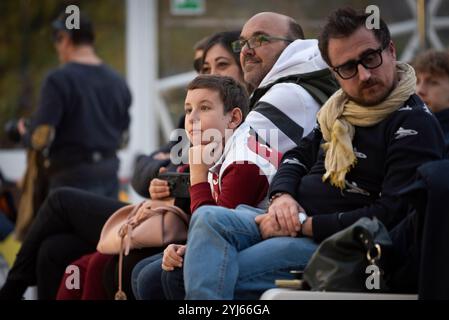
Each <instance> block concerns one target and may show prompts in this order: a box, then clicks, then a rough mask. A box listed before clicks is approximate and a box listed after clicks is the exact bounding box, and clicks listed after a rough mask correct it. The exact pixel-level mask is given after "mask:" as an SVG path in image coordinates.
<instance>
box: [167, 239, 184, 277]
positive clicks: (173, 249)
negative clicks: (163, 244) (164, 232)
mask: <svg viewBox="0 0 449 320" xmlns="http://www.w3.org/2000/svg"><path fill="white" fill-rule="evenodd" d="M185 252H186V246H185V245H179V244H170V245H169V246H168V247H167V248H166V249H165V250H164V256H163V258H162V269H163V270H165V271H173V270H174V269H175V267H178V268H181V267H182V262H183V260H184V259H183V258H182V257H183V256H184V254H185Z"/></svg>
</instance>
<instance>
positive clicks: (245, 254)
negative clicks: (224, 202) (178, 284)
mask: <svg viewBox="0 0 449 320" xmlns="http://www.w3.org/2000/svg"><path fill="white" fill-rule="evenodd" d="M261 213H264V211H263V210H260V209H256V208H252V207H249V206H246V205H240V206H238V207H237V208H236V209H233V210H232V209H226V208H223V207H216V206H204V207H201V208H199V209H198V210H197V211H196V212H195V214H194V215H193V216H192V220H191V222H190V228H189V235H188V241H187V242H188V245H187V250H186V256H185V260H184V284H185V290H186V299H189V300H190V299H195V300H196V299H227V300H229V299H258V298H259V297H260V295H261V294H262V293H263V292H264V291H265V290H268V289H270V288H274V287H275V284H274V281H275V280H276V279H293V278H294V277H293V275H291V274H290V273H289V271H290V270H293V269H295V270H303V269H304V268H305V266H306V264H307V262H308V261H309V259H310V257H311V256H312V254H313V252H314V251H315V250H316V248H317V247H318V245H317V244H316V243H315V242H313V240H311V239H309V238H292V237H275V238H270V239H267V240H263V239H262V238H261V235H260V232H259V228H258V225H257V224H256V223H255V221H254V218H255V217H256V216H257V215H258V214H261Z"/></svg>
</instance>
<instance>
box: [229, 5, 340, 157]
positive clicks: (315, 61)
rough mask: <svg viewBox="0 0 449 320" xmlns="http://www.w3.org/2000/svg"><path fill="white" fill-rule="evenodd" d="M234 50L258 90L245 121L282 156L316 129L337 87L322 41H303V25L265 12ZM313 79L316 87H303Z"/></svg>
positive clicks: (248, 26)
mask: <svg viewBox="0 0 449 320" xmlns="http://www.w3.org/2000/svg"><path fill="white" fill-rule="evenodd" d="M232 47H233V50H234V51H235V52H240V63H241V65H242V69H243V74H244V78H245V82H247V83H249V84H250V86H251V87H252V88H256V90H255V91H254V92H253V94H252V96H251V103H250V107H251V109H252V112H250V113H249V115H248V116H247V118H246V122H247V123H249V124H250V125H251V127H252V128H253V129H255V131H256V133H257V134H258V135H259V137H261V138H262V139H264V140H266V141H267V142H268V144H269V145H270V146H271V147H272V148H274V149H277V150H278V151H280V152H281V153H284V152H286V151H288V150H289V149H291V148H293V147H295V146H296V145H298V143H299V140H300V139H301V138H302V137H303V136H305V135H307V134H309V132H310V131H311V130H312V129H313V126H314V124H315V119H316V113H317V112H318V110H319V108H320V107H321V105H322V103H324V101H325V100H327V98H328V97H329V96H330V95H332V93H334V92H335V91H336V90H337V88H338V86H337V84H336V82H335V80H334V79H333V77H332V76H331V74H330V72H329V71H328V68H327V64H326V63H325V62H324V61H323V59H322V58H321V55H320V52H319V50H318V41H317V40H314V39H311V40H304V33H303V31H302V28H301V26H300V25H299V24H298V23H297V22H296V21H295V20H294V19H292V18H291V17H288V16H285V15H281V14H278V13H274V12H262V13H258V14H256V15H255V16H253V17H252V18H250V19H249V20H248V21H247V22H246V23H245V25H244V26H243V28H242V32H241V34H240V39H239V40H238V41H235V42H234V43H233V44H232ZM293 75H296V76H300V77H301V82H299V81H298V79H299V78H298V77H296V78H292V76H293ZM309 78H310V79H313V83H305V84H304V82H307V80H308V79H309ZM295 82H299V83H295ZM298 84H299V85H298ZM311 87H312V88H311ZM317 96H320V97H321V98H322V97H324V98H322V99H321V100H320V99H318V98H317Z"/></svg>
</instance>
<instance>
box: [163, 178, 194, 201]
mask: <svg viewBox="0 0 449 320" xmlns="http://www.w3.org/2000/svg"><path fill="white" fill-rule="evenodd" d="M158 178H159V179H162V180H166V181H168V187H169V188H170V196H171V197H174V198H190V193H189V187H190V174H189V173H180V172H163V173H160V174H159V176H158Z"/></svg>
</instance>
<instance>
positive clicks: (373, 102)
mask: <svg viewBox="0 0 449 320" xmlns="http://www.w3.org/2000/svg"><path fill="white" fill-rule="evenodd" d="M374 85H379V86H380V88H382V89H383V88H385V86H384V84H383V83H382V82H379V81H371V82H368V83H365V84H363V85H362V87H361V88H359V92H362V91H363V90H364V89H366V88H369V87H371V86H374ZM394 88H395V86H394V83H392V85H391V86H390V88H389V89H388V90H386V91H385V92H384V93H383V94H382V95H381V96H380V97H379V98H377V99H376V100H367V99H363V98H362V94H360V95H359V96H358V97H353V96H350V95H349V94H348V97H349V99H350V100H352V101H354V102H356V103H357V104H358V105H360V106H365V107H372V106H375V105H378V104H380V103H381V102H383V101H384V100H385V99H386V98H387V97H388V96H389V95H390V93H391V91H393V89H394Z"/></svg>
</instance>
